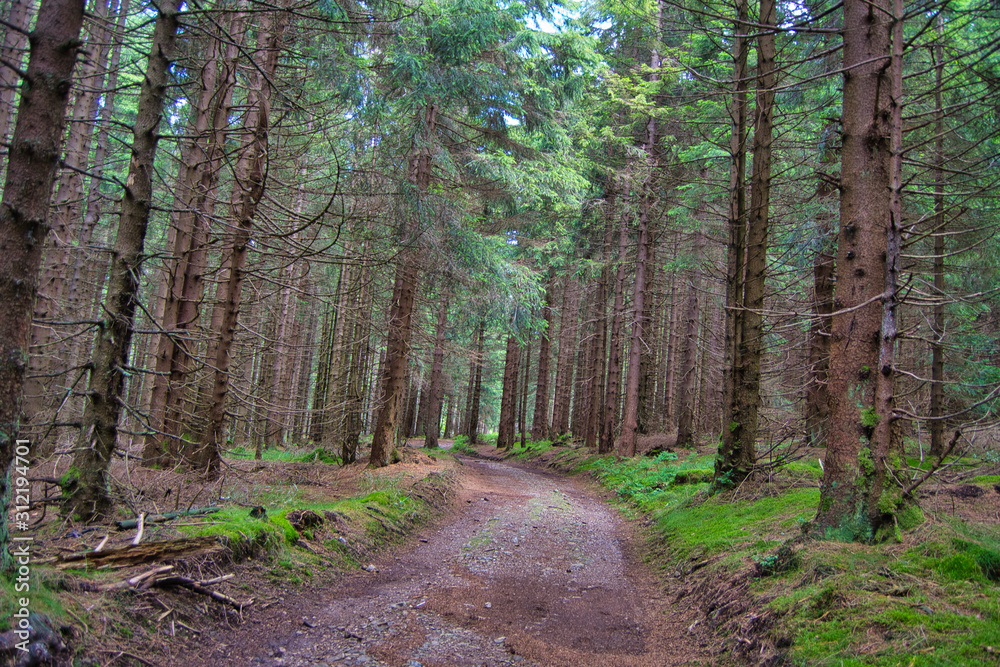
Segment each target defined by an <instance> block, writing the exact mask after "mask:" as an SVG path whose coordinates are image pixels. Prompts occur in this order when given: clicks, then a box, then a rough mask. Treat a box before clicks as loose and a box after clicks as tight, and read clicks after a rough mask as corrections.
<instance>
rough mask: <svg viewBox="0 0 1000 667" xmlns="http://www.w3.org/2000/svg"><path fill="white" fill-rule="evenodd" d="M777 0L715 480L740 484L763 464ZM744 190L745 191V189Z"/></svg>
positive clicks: (763, 61) (761, 67)
mask: <svg viewBox="0 0 1000 667" xmlns="http://www.w3.org/2000/svg"><path fill="white" fill-rule="evenodd" d="M776 21H777V13H776V8H775V3H774V0H761V2H760V17H759V22H760V23H761V24H762V27H758V28H755V30H757V31H759V34H758V36H757V96H756V97H757V108H756V114H755V119H754V131H753V172H752V175H751V184H750V222H749V230H748V232H747V237H746V247H747V252H746V273H745V278H744V281H743V298H742V300H740V299H739V295H737V302H738V303H739V305H740V308H741V316H740V318H739V326H740V329H741V332H740V333H739V334H738V335H737V339H738V347H737V350H736V358H735V359H734V360H733V363H734V371H735V373H734V381H735V384H734V386H733V388H732V399H731V400H732V407H731V408H729V411H730V412H731V414H732V419H731V420H730V421H729V423H728V424H727V425H726V426H725V427H724V428H723V433H724V434H725V435H724V437H723V443H722V444H721V445H720V447H719V456H718V458H716V463H715V480H716V483H720V484H722V485H724V486H729V485H739V484H740V483H741V482H742V481H743V480H744V479H746V477H747V476H748V475H749V474H750V473H751V472H752V470H753V467H754V465H755V464H756V462H757V422H758V414H759V409H760V359H761V354H762V353H763V336H764V329H763V324H764V317H763V313H762V311H763V309H764V293H765V290H764V281H765V271H766V269H767V235H768V213H769V203H770V202H769V200H770V191H771V140H772V135H773V118H774V58H775V47H774V28H773V26H774V25H775V23H776ZM741 189H742V186H741Z"/></svg>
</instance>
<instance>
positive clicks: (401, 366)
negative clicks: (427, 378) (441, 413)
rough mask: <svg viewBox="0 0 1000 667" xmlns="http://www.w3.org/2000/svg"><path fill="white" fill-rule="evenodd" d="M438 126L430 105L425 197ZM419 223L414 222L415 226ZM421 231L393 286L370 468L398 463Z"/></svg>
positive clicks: (421, 161)
mask: <svg viewBox="0 0 1000 667" xmlns="http://www.w3.org/2000/svg"><path fill="white" fill-rule="evenodd" d="M436 126H437V105H435V104H428V105H427V106H426V107H425V108H424V111H423V128H422V139H423V142H422V145H420V146H415V147H414V149H413V154H412V155H411V157H410V164H409V174H408V176H407V178H408V180H409V182H410V183H411V184H413V185H415V186H416V188H417V191H418V192H420V193H421V194H423V193H424V192H426V191H427V188H428V187H429V186H430V182H431V155H432V137H433V136H434V133H435V131H436ZM415 224H416V223H415V222H414V223H412V225H415ZM418 232H419V230H418V229H416V228H415V227H412V228H411V229H409V230H408V232H407V235H408V237H409V238H407V239H405V240H404V244H403V245H404V250H403V251H402V252H400V254H399V256H398V258H397V266H396V281H395V285H394V286H393V293H392V305H391V307H390V312H389V329H388V339H387V342H386V370H385V375H384V376H383V386H384V387H385V389H384V391H383V398H382V405H381V407H380V409H379V413H378V417H377V418H376V420H375V428H374V431H373V434H372V453H371V458H370V460H369V465H371V466H373V467H382V466H385V465H388V464H389V463H394V462H395V459H396V457H397V454H396V451H395V446H396V445H395V438H396V429H397V427H398V423H397V422H398V419H399V408H400V402H401V401H402V399H403V390H404V387H405V385H406V367H407V364H408V361H409V354H410V319H411V317H412V315H413V297H414V293H415V292H416V289H417V282H418V280H419V274H420V272H419V269H418V261H419V260H418V258H417V256H416V252H417V250H416V248H415V247H409V246H410V245H411V244H413V243H415V242H416V238H417V235H418Z"/></svg>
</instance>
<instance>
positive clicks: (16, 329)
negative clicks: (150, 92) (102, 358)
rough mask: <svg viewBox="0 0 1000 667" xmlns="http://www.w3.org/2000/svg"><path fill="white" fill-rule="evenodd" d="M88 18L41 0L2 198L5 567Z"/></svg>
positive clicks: (9, 564)
mask: <svg viewBox="0 0 1000 667" xmlns="http://www.w3.org/2000/svg"><path fill="white" fill-rule="evenodd" d="M82 24H83V2H82V1H79V0H42V3H41V7H40V8H39V14H38V20H37V22H36V23H35V29H34V31H33V32H32V35H31V53H30V55H29V58H28V69H27V73H26V74H27V76H26V79H27V81H26V85H24V86H22V90H21V102H20V106H19V107H18V114H17V124H16V125H15V127H14V136H13V138H12V139H11V146H10V152H9V154H8V156H7V174H6V180H5V181H4V187H3V197H2V200H0V301H2V303H3V304H4V309H5V311H4V317H2V318H0V359H2V360H3V361H2V363H0V574H3V573H8V572H11V571H12V570H13V567H14V564H13V560H12V559H11V556H10V552H9V551H8V544H9V532H8V529H7V515H8V508H9V507H10V500H11V487H10V481H9V480H10V476H9V474H8V472H9V470H10V466H11V465H12V464H13V461H14V452H15V447H16V444H17V439H18V436H19V434H20V421H21V405H22V400H23V390H24V376H25V369H26V367H27V361H28V343H29V341H30V336H31V316H32V313H33V312H34V303H35V296H36V293H37V291H38V280H39V275H38V273H39V269H40V267H41V261H42V247H43V243H44V241H45V236H46V234H48V231H49V225H48V214H49V198H50V197H51V195H52V183H53V181H54V180H55V171H56V166H57V165H58V162H59V148H60V140H61V139H62V132H63V127H64V124H65V119H66V102H67V96H68V94H69V89H70V81H71V78H72V73H73V65H74V64H75V63H76V54H77V49H78V47H79V36H80V28H81V26H82Z"/></svg>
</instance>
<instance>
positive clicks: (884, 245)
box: [815, 0, 903, 541]
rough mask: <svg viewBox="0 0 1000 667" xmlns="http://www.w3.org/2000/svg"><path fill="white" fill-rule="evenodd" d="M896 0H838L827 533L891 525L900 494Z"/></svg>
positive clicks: (869, 535) (871, 532)
mask: <svg viewBox="0 0 1000 667" xmlns="http://www.w3.org/2000/svg"><path fill="white" fill-rule="evenodd" d="M901 4H902V3H901V2H899V0H897V1H896V2H895V5H896V6H895V8H893V7H892V6H891V5H890V3H889V1H888V0H876V1H875V2H874V3H872V2H862V1H861V0H846V2H845V3H844V48H843V52H844V71H845V72H846V74H845V76H844V110H843V120H842V132H843V151H842V154H843V160H842V166H841V194H840V225H841V226H840V234H839V238H838V248H837V267H838V276H837V284H836V291H835V301H834V308H835V311H836V312H835V313H834V315H833V318H832V320H833V325H832V331H833V336H832V342H831V349H830V425H829V434H828V443H827V456H826V460H825V461H824V464H825V465H824V471H825V472H824V476H823V486H822V488H821V495H820V507H819V512H818V514H817V516H816V522H815V527H816V529H817V531H818V532H819V533H820V534H822V535H823V536H825V537H826V538H828V539H840V540H853V541H871V540H873V539H878V538H879V537H883V536H884V533H883V530H885V531H892V530H894V529H895V528H896V526H897V524H896V518H897V512H898V509H900V508H901V506H902V503H903V498H902V495H901V493H900V490H899V489H894V488H893V486H894V484H895V483H894V481H893V475H894V471H895V470H897V469H898V468H899V466H900V464H901V460H900V457H901V453H902V452H901V448H900V444H901V443H900V442H899V438H898V437H897V435H898V434H897V433H896V432H897V430H898V429H896V428H894V422H895V419H896V418H895V416H894V415H893V414H892V410H893V400H894V399H893V391H892V388H893V384H894V379H895V369H894V367H893V365H894V358H893V352H894V350H893V348H894V346H895V338H896V322H895V318H896V306H897V302H896V299H897V294H896V289H897V286H896V275H897V271H898V264H897V262H898V259H899V224H900V220H899V217H898V216H899V212H900V207H899V194H900V188H901V185H900V174H899V170H900V169H899V167H900V159H901V156H900V153H899V145H900V143H901V141H900V135H901V132H902V127H901V120H900V116H901V106H900V105H901V102H902V100H901V96H902V91H901V88H902V83H901V80H902V73H901V60H902V53H901V49H902V46H903V44H902V8H901ZM894 10H895V11H894ZM894 14H895V16H896V19H895V27H894V28H892V26H893V15H894ZM890 29H892V32H893V33H894V34H893V37H892V38H890ZM890 56H891V57H890ZM887 223H888V224H887Z"/></svg>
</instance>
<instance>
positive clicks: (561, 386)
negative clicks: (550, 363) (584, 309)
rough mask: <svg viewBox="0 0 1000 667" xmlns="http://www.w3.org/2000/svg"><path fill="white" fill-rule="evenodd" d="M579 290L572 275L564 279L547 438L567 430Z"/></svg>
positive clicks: (554, 436)
mask: <svg viewBox="0 0 1000 667" xmlns="http://www.w3.org/2000/svg"><path fill="white" fill-rule="evenodd" d="M579 296H580V290H579V286H578V285H577V284H576V281H575V280H573V278H571V277H568V276H567V277H566V278H565V279H564V280H563V299H562V314H561V316H560V318H559V357H558V362H557V364H556V390H555V402H554V404H553V408H552V432H551V433H550V434H549V437H550V439H552V440H554V439H556V438H557V437H559V436H561V435H563V434H565V433H566V432H568V431H569V417H570V413H569V407H570V396H571V395H572V393H573V362H574V360H575V356H576V355H575V354H574V353H575V352H576V320H577V314H578V313H577V311H578V308H579Z"/></svg>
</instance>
